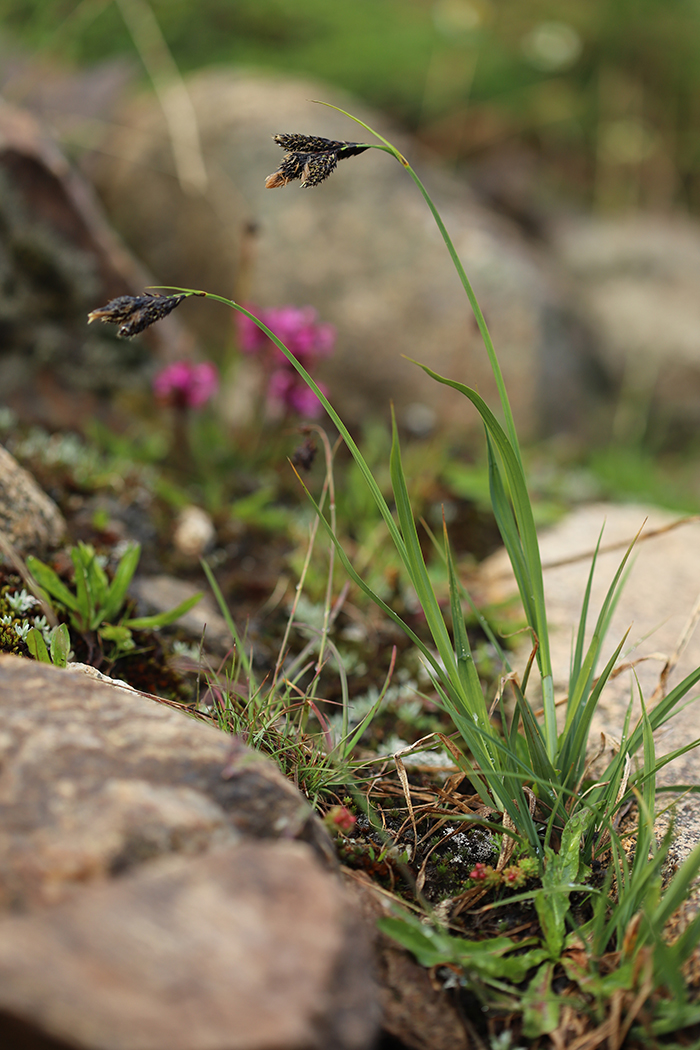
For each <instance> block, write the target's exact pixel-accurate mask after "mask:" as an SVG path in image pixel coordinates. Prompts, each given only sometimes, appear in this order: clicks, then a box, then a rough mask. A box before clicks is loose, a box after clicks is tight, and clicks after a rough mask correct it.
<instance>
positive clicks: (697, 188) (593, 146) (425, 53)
mask: <svg viewBox="0 0 700 1050" xmlns="http://www.w3.org/2000/svg"><path fill="white" fill-rule="evenodd" d="M124 4H126V0H124ZM152 9H153V11H154V13H155V15H156V17H157V20H158V22H159V24H160V26H161V28H162V31H163V34H164V36H165V38H166V40H167V42H168V45H169V47H170V49H171V51H172V54H173V56H174V58H175V60H176V61H177V63H178V65H179V66H180V68H181V69H182V70H183V71H188V70H192V69H196V68H200V67H202V66H206V65H209V64H212V63H219V64H221V63H224V64H226V63H236V64H244V65H255V66H259V67H260V66H261V67H267V68H274V69H276V70H283V71H287V72H293V73H298V74H303V75H304V76H312V77H318V78H321V79H323V80H326V81H329V82H331V83H334V84H337V85H339V86H341V87H344V88H346V89H348V90H349V91H351V92H353V93H354V94H355V95H356V96H358V97H360V98H362V99H365V100H366V101H367V102H369V103H371V104H372V105H374V106H377V107H379V108H381V109H383V110H385V111H386V112H388V113H390V114H391V115H392V116H393V117H394V118H395V119H397V120H398V121H399V122H401V123H402V124H403V126H404V127H406V128H408V129H410V130H411V131H413V132H415V133H416V134H417V135H418V136H419V137H420V138H421V139H422V140H424V141H425V142H426V143H427V144H429V145H430V146H431V147H433V148H434V149H435V150H437V151H439V153H441V154H442V155H443V156H445V157H446V158H448V159H449V160H450V161H453V162H454V163H455V164H456V165H462V166H468V167H471V168H472V169H474V168H476V169H478V168H479V165H481V164H483V162H484V161H485V160H488V159H489V158H491V157H493V156H494V155H496V156H498V155H499V154H503V152H504V151H505V152H506V153H507V154H508V156H511V157H512V154H513V151H516V152H517V151H519V152H520V153H521V154H522V155H523V157H527V158H528V160H529V162H530V164H531V165H533V164H535V165H536V170H537V173H538V179H537V180H536V181H537V185H538V187H539V189H538V192H539V194H540V195H541V197H542V198H545V199H543V200H542V202H541V203H542V204H543V206H547V205H548V204H550V203H551V201H550V198H551V196H552V195H554V196H555V197H557V196H558V195H563V196H564V198H565V199H568V200H572V199H573V200H574V201H575V202H577V203H580V204H582V205H592V206H593V207H595V208H597V209H615V208H624V207H627V208H629V207H637V206H641V207H652V208H667V207H669V206H678V205H681V206H684V207H687V208H689V209H691V210H693V211H697V210H698V208H699V207H700V177H699V176H700V131H699V130H698V129H699V128H700V121H699V120H698V116H700V114H699V112H698V110H699V109H700V98H699V96H698V90H697V89H698V83H699V78H700V3H698V2H697V0H352V2H350V3H348V2H346V3H341V2H337V0H336V2H329V0H294V2H293V3H292V2H285V0H198V2H197V3H194V2H192V0H152ZM0 19H1V21H2V25H3V26H4V36H5V47H7V42H8V38H9V40H12V39H14V40H15V41H16V42H17V43H19V44H20V45H22V46H25V47H30V48H32V49H39V50H41V49H43V50H45V51H51V52H53V53H54V54H55V55H56V56H57V57H60V58H62V59H68V60H70V61H72V62H75V63H77V64H80V65H87V64H92V63H96V62H99V61H100V60H104V59H106V58H110V57H114V56H117V55H132V56H134V57H135V52H134V45H133V43H132V40H131V38H130V36H129V33H128V31H127V29H126V27H125V22H124V18H123V16H122V11H121V10H120V3H119V2H117V0H80V2H78V3H75V2H73V0H34V2H31V0H0ZM496 192H497V191H496Z"/></svg>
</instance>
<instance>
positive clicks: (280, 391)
mask: <svg viewBox="0 0 700 1050" xmlns="http://www.w3.org/2000/svg"><path fill="white" fill-rule="evenodd" d="M318 386H319V388H320V389H321V390H322V392H323V393H324V394H326V395H327V394H328V390H327V388H326V386H325V384H324V383H318ZM267 396H268V400H269V401H270V403H271V404H272V406H273V407H276V408H285V409H291V410H292V412H296V413H298V415H300V416H306V417H308V418H309V419H316V418H317V417H318V416H320V415H321V412H322V411H323V406H322V404H321V402H320V401H319V400H318V398H317V397H316V395H315V394H314V392H313V390H312V389H311V387H308V386H307V385H306V383H305V382H304V380H303V379H302V378H301V376H300V375H299V374H298V373H297V372H293V371H292V369H291V368H290V367H289V365H287V366H286V367H284V366H282V367H280V368H276V369H275V370H274V372H273V373H272V375H271V376H270V382H269V383H268V386H267Z"/></svg>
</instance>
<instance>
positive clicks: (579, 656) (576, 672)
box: [569, 529, 603, 696]
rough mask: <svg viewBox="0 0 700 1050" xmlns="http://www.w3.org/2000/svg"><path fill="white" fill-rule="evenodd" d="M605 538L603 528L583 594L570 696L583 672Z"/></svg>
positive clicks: (571, 670) (570, 673) (572, 665)
mask: <svg viewBox="0 0 700 1050" xmlns="http://www.w3.org/2000/svg"><path fill="white" fill-rule="evenodd" d="M602 539H603V529H601V530H600V535H599V536H598V542H597V543H596V547H595V551H594V552H593V558H592V559H591V568H590V572H589V573H588V580H587V581H586V590H585V592H584V595H583V603H582V605H581V615H580V616H579V621H578V631H577V633H576V646H575V649H574V652H573V656H572V660H571V669H570V672H569V696H573V694H574V691H575V689H576V684H577V682H578V680H579V677H580V674H581V664H582V661H583V647H584V644H585V637H586V623H587V622H588V607H589V604H590V600H591V588H592V586H593V577H594V575H595V567H596V562H597V561H598V551H599V549H600V544H601V541H602Z"/></svg>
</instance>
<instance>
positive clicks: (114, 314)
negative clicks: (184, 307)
mask: <svg viewBox="0 0 700 1050" xmlns="http://www.w3.org/2000/svg"><path fill="white" fill-rule="evenodd" d="M189 294H190V293H186V294H183V295H151V294H150V293H148V292H146V294H145V295H120V296H119V297H118V298H117V299H112V300H111V301H110V302H108V303H107V305H106V306H101V307H99V309H97V310H93V311H92V312H91V313H89V314H88V324H92V322H93V321H104V322H105V323H106V324H118V325H119V326H120V327H119V330H118V332H117V335H118V336H121V338H122V339H130V338H131V337H132V336H134V335H138V334H139V332H143V331H144V329H145V328H148V327H149V326H150V325H152V324H155V323H156V321H161V320H162V319H163V318H164V317H167V316H168V314H169V313H171V312H172V311H173V310H174V309H175V307H176V306H179V305H180V303H181V302H182V300H183V299H187V298H188V295H189ZM200 294H202V295H203V294H204V293H203V292H202V293H200Z"/></svg>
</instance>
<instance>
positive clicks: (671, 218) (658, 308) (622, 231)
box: [552, 214, 700, 441]
mask: <svg viewBox="0 0 700 1050" xmlns="http://www.w3.org/2000/svg"><path fill="white" fill-rule="evenodd" d="M552 244H553V248H554V250H555V252H556V253H557V254H558V255H559V257H560V259H561V260H562V263H563V264H564V265H565V267H566V268H567V269H568V270H569V271H570V273H571V275H572V280H573V281H574V283H575V286H576V288H577V294H578V296H579V297H580V302H581V310H582V312H584V313H585V315H586V316H587V318H588V320H589V323H590V324H591V326H592V328H593V329H594V331H595V332H596V343H595V345H596V346H597V347H598V353H599V362H600V366H601V368H602V369H603V370H604V371H605V372H606V373H607V376H608V378H609V380H610V382H611V383H613V384H614V385H615V386H617V387H618V388H619V389H620V391H621V393H620V408H619V410H618V413H617V434H618V436H619V437H620V438H624V439H632V440H635V439H638V438H639V437H640V436H642V435H643V434H644V432H645V430H646V429H647V428H648V427H649V426H651V427H652V428H653V430H654V432H655V433H656V434H657V439H658V437H662V438H663V439H665V440H672V441H677V440H678V439H679V438H680V439H686V438H688V437H690V438H691V439H692V438H694V436H695V434H696V433H697V429H698V423H699V422H700V297H699V296H698V281H699V280H700V224H699V223H698V222H697V221H696V220H694V219H691V218H690V217H689V216H687V215H682V214H678V215H660V214H659V215H645V214H634V215H628V216H617V217H609V216H608V217H590V216H588V217H578V218H575V217H569V218H568V219H566V220H565V221H561V222H559V223H557V224H555V225H554V226H553V228H552Z"/></svg>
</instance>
